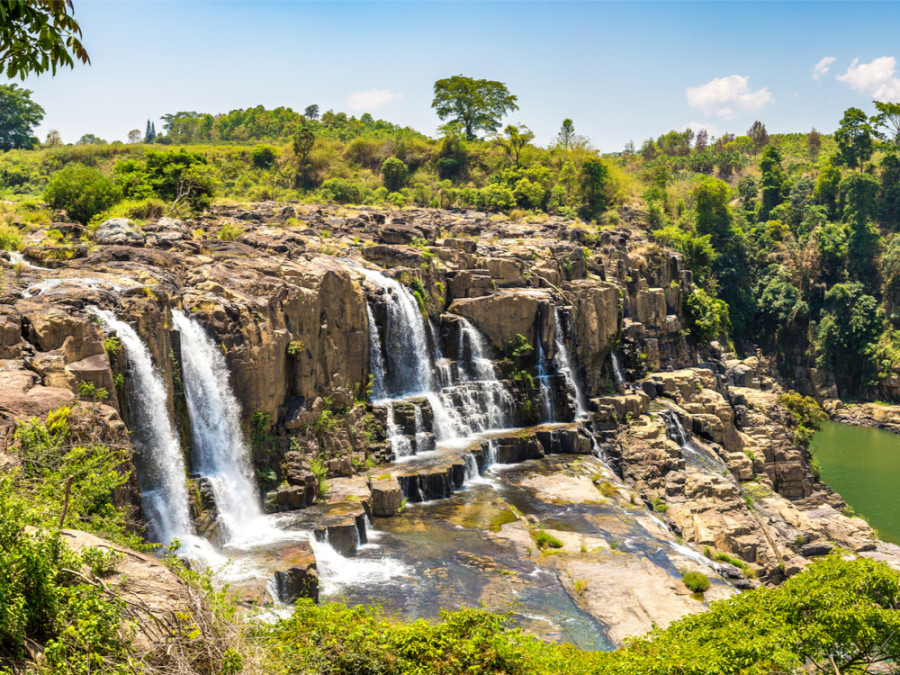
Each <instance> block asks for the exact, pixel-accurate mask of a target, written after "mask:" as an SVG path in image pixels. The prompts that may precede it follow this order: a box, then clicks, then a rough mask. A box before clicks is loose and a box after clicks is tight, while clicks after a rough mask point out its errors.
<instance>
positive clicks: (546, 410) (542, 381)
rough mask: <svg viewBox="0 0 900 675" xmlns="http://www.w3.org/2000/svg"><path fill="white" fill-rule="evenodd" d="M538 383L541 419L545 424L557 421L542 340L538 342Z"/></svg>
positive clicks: (539, 339)
mask: <svg viewBox="0 0 900 675" xmlns="http://www.w3.org/2000/svg"><path fill="white" fill-rule="evenodd" d="M537 381H538V386H539V387H540V388H541V417H542V419H543V421H544V422H555V421H556V406H555V405H554V401H553V387H552V386H551V384H550V373H549V372H548V370H547V354H546V353H545V352H544V346H543V345H542V344H541V338H540V336H538V340H537Z"/></svg>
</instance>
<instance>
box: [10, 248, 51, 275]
mask: <svg viewBox="0 0 900 675" xmlns="http://www.w3.org/2000/svg"><path fill="white" fill-rule="evenodd" d="M8 253H9V262H11V263H12V264H13V265H22V266H23V267H27V268H28V269H32V270H41V271H43V272H50V271H51V270H50V268H48V267H41V266H40V265H35V264H34V263H33V262H30V261H29V260H28V258H26V257H25V256H24V255H22V254H21V253H19V252H18V251H9V252H8Z"/></svg>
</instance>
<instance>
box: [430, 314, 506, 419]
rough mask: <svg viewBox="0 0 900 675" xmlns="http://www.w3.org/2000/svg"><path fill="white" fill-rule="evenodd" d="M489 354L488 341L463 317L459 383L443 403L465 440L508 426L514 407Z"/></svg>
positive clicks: (444, 391)
mask: <svg viewBox="0 0 900 675" xmlns="http://www.w3.org/2000/svg"><path fill="white" fill-rule="evenodd" d="M486 353H487V345H486V344H485V342H484V337H483V336H482V335H481V333H479V332H478V330H477V329H476V328H475V326H473V325H472V324H471V323H469V321H467V320H466V319H464V318H462V317H460V318H459V383H458V384H456V385H454V386H449V387H445V388H444V389H442V390H441V399H442V400H443V401H444V407H445V408H446V410H447V411H448V412H449V413H450V416H451V418H452V419H453V422H454V423H455V425H456V427H457V428H458V429H459V431H460V433H461V435H463V436H472V435H473V434H475V433H479V432H483V431H487V430H489V429H501V428H503V427H505V426H507V425H508V417H509V414H508V413H509V411H511V410H512V408H513V406H514V401H513V398H512V395H511V394H510V393H509V392H508V391H507V389H506V387H505V386H503V383H502V382H501V381H500V380H499V379H497V371H496V369H495V368H494V364H493V362H492V361H491V360H490V359H488V358H487V356H486Z"/></svg>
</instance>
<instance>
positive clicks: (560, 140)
mask: <svg viewBox="0 0 900 675" xmlns="http://www.w3.org/2000/svg"><path fill="white" fill-rule="evenodd" d="M574 140H575V124H574V123H573V122H572V120H570V119H569V118H568V117H567V118H566V119H564V120H563V123H562V126H561V127H560V128H559V133H558V134H557V135H556V143H557V145H559V147H561V148H562V149H563V150H569V149H571V147H572V143H573V141H574Z"/></svg>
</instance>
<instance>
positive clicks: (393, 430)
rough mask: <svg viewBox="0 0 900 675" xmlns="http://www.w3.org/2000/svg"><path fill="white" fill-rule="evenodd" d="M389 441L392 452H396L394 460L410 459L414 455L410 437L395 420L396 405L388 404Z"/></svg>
mask: <svg viewBox="0 0 900 675" xmlns="http://www.w3.org/2000/svg"><path fill="white" fill-rule="evenodd" d="M386 431H387V440H388V443H390V444H391V450H393V452H394V459H395V460H396V459H400V458H402V457H409V456H410V455H412V454H414V451H413V447H412V444H411V443H410V442H409V437H408V436H407V435H406V434H405V433H403V429H401V428H400V425H398V424H397V422H396V421H395V419H394V403H393V401H390V400H389V401H388V402H387V430H386Z"/></svg>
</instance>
